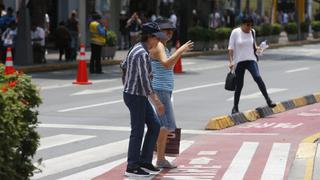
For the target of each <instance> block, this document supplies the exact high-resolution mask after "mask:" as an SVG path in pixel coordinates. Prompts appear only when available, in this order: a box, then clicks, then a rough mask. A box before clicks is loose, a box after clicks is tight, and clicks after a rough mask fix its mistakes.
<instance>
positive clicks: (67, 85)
mask: <svg viewBox="0 0 320 180" xmlns="http://www.w3.org/2000/svg"><path fill="white" fill-rule="evenodd" d="M115 81H117V80H116V79H106V80H94V81H91V82H92V83H93V84H96V83H104V82H115ZM71 86H76V85H74V84H72V83H71V82H70V83H68V84H55V85H50V86H43V87H41V86H39V87H40V89H41V90H51V89H59V88H65V87H71Z"/></svg>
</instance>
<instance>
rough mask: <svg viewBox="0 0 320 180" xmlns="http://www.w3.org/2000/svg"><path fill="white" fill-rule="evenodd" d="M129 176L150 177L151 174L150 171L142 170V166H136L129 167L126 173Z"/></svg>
mask: <svg viewBox="0 0 320 180" xmlns="http://www.w3.org/2000/svg"><path fill="white" fill-rule="evenodd" d="M124 175H125V176H127V177H148V176H150V173H148V172H146V171H144V170H142V169H141V168H135V169H128V168H127V170H126V172H125V173H124Z"/></svg>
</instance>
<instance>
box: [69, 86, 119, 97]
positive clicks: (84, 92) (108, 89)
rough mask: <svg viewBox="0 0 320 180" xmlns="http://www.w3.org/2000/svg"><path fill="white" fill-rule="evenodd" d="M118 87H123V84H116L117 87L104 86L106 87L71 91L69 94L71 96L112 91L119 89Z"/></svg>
mask: <svg viewBox="0 0 320 180" xmlns="http://www.w3.org/2000/svg"><path fill="white" fill-rule="evenodd" d="M119 89H123V86H117V87H113V88H106V89H87V90H84V91H80V92H77V93H73V94H71V96H78V95H89V94H102V93H110V92H112V91H115V90H119Z"/></svg>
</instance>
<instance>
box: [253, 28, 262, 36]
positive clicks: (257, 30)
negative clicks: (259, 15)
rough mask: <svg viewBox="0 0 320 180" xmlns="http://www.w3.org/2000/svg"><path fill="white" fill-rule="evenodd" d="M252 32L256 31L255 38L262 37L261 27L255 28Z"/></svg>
mask: <svg viewBox="0 0 320 180" xmlns="http://www.w3.org/2000/svg"><path fill="white" fill-rule="evenodd" d="M254 30H255V31H256V36H257V37H259V36H262V35H261V26H255V27H254Z"/></svg>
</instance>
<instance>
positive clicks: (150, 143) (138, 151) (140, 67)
mask: <svg viewBox="0 0 320 180" xmlns="http://www.w3.org/2000/svg"><path fill="white" fill-rule="evenodd" d="M163 38H165V35H164V34H163V33H162V32H160V29H159V27H158V25H157V24H156V23H154V22H150V23H146V24H144V25H143V26H142V35H141V42H139V43H137V44H136V45H134V47H133V48H132V49H131V50H130V51H129V53H128V55H127V57H126V59H125V60H124V61H123V62H122V63H121V67H122V68H123V69H125V70H124V72H126V73H125V78H124V92H123V99H124V102H125V104H126V106H127V107H128V109H129V111H130V118H131V133H130V140H129V149H128V159H127V162H128V165H127V169H126V172H125V175H126V176H129V177H131V176H140V177H141V176H149V175H150V172H151V173H157V172H159V171H160V169H158V168H156V167H154V166H153V165H152V156H153V149H154V146H155V144H156V141H157V138H158V135H159V129H160V124H159V121H158V120H157V118H156V117H155V115H154V111H153V108H152V106H151V104H150V102H149V100H148V99H150V101H151V103H152V104H153V105H154V106H155V109H156V110H157V112H158V114H159V115H162V114H163V113H164V106H163V104H162V102H161V101H160V100H159V98H158V96H157V95H156V93H155V92H154V90H153V87H152V84H151V79H152V71H151V62H150V57H149V50H150V49H152V48H154V47H155V46H156V45H157V44H158V42H159V39H163ZM145 124H146V125H147V127H148V130H147V133H146V135H145V137H144V143H143V146H142V148H141V145H142V139H143V135H144V126H145Z"/></svg>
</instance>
